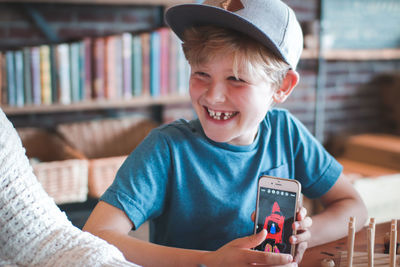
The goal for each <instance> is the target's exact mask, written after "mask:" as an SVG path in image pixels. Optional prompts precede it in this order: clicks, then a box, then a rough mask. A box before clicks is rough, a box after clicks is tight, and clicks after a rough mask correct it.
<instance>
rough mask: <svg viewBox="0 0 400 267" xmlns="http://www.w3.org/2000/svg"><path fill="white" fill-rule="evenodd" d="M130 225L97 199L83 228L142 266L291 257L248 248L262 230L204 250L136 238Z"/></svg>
mask: <svg viewBox="0 0 400 267" xmlns="http://www.w3.org/2000/svg"><path fill="white" fill-rule="evenodd" d="M133 226H134V225H133V223H132V222H131V220H130V219H129V218H128V216H127V215H126V214H125V213H124V212H123V211H122V210H120V209H118V208H116V207H114V206H112V205H110V204H108V203H106V202H103V201H100V202H99V203H98V204H97V206H96V207H95V208H94V210H93V212H92V214H91V215H90V217H89V219H88V221H87V222H86V224H85V226H84V228H83V230H84V231H88V232H91V233H92V234H94V235H97V236H99V237H101V238H103V239H104V240H106V241H108V242H109V243H111V244H113V245H115V246H116V247H118V248H119V249H120V250H121V251H122V253H123V254H124V255H125V257H126V258H127V259H128V260H129V261H132V262H135V263H136V264H140V265H144V266H193V267H197V266H199V265H200V264H205V265H206V266H207V267H212V266H248V265H250V263H259V264H264V266H269V265H271V266H278V265H279V266H281V265H282V266H283V265H285V266H286V264H289V263H290V262H291V261H292V257H291V256H288V255H285V254H275V253H271V254H267V253H264V252H261V251H256V250H251V248H253V247H255V246H257V245H258V244H259V243H261V242H262V241H263V240H264V239H265V237H266V232H265V231H262V232H260V233H259V234H257V235H252V236H248V237H243V238H239V239H235V240H233V241H232V242H230V243H228V244H226V245H225V246H223V247H222V248H220V249H219V250H217V251H214V252H207V251H200V250H190V249H180V248H173V247H166V246H161V245H156V244H152V243H150V242H146V241H142V240H139V239H136V238H134V237H131V236H129V235H128V233H129V231H130V230H131V229H132V227H133ZM288 266H289V265H288Z"/></svg>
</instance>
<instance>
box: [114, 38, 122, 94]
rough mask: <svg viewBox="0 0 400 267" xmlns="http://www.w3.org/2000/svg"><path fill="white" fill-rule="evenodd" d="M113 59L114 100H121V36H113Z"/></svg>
mask: <svg viewBox="0 0 400 267" xmlns="http://www.w3.org/2000/svg"><path fill="white" fill-rule="evenodd" d="M114 55H115V57H114V59H115V63H114V66H115V98H117V99H121V98H122V96H123V91H124V88H123V74H122V72H123V62H122V36H121V35H116V36H115V47H114Z"/></svg>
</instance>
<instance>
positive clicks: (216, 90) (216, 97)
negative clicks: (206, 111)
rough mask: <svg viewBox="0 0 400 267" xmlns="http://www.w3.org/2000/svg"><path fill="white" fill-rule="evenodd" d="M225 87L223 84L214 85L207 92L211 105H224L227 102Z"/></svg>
mask: <svg viewBox="0 0 400 267" xmlns="http://www.w3.org/2000/svg"><path fill="white" fill-rule="evenodd" d="M225 94H226V90H225V86H224V85H222V84H218V83H217V84H212V85H210V87H209V88H207V91H206V99H207V101H208V102H209V103H210V104H214V103H222V102H224V101H225Z"/></svg>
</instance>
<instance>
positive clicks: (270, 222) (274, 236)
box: [264, 202, 285, 253]
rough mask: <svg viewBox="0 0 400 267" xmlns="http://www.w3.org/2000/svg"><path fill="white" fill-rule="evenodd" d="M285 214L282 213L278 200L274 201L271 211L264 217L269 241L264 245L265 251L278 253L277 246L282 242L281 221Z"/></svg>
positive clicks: (283, 219) (283, 220)
mask: <svg viewBox="0 0 400 267" xmlns="http://www.w3.org/2000/svg"><path fill="white" fill-rule="evenodd" d="M284 222H285V216H283V215H282V213H281V209H280V207H279V205H278V202H275V203H274V205H273V207H272V213H271V214H270V215H269V216H267V217H266V218H265V222H264V229H266V230H267V231H268V237H267V239H269V242H267V244H266V245H265V249H264V250H265V251H266V252H275V253H279V252H280V251H279V248H278V247H281V246H282V245H283V244H282V234H283V223H284Z"/></svg>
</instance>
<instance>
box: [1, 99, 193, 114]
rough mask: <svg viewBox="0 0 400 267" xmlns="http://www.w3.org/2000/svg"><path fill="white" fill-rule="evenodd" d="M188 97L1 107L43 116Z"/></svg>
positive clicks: (176, 101) (183, 101)
mask: <svg viewBox="0 0 400 267" xmlns="http://www.w3.org/2000/svg"><path fill="white" fill-rule="evenodd" d="M189 103H190V99H189V96H188V95H174V96H162V97H157V98H154V97H150V96H141V97H134V98H132V99H127V100H122V99H115V100H108V99H105V100H92V101H85V102H77V103H72V104H68V105H65V104H51V105H29V106H23V107H10V106H1V108H2V109H3V111H4V112H5V113H6V114H7V115H25V114H45V113H49V114H51V113H55V112H74V111H85V110H103V109H121V108H141V107H149V106H158V105H175V104H189Z"/></svg>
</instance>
